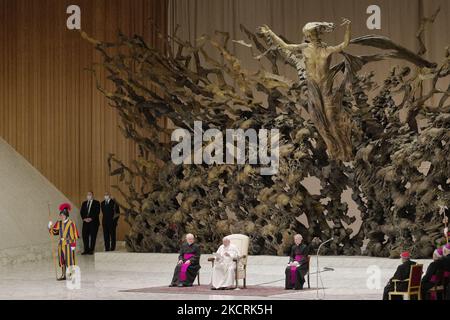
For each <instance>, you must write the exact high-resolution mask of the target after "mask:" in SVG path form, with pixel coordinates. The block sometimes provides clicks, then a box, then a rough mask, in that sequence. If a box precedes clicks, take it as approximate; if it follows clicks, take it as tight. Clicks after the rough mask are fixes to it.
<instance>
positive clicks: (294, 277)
mask: <svg viewBox="0 0 450 320" xmlns="http://www.w3.org/2000/svg"><path fill="white" fill-rule="evenodd" d="M302 259H303V256H302V255H301V254H298V255H296V256H295V258H294V261H297V262H300V260H302ZM296 281H297V267H296V266H291V284H295V282H296Z"/></svg>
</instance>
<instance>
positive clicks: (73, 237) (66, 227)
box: [48, 203, 80, 281]
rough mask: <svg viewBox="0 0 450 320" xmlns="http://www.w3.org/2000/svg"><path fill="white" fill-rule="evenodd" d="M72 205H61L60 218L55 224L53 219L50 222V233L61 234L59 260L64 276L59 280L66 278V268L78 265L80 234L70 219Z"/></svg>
mask: <svg viewBox="0 0 450 320" xmlns="http://www.w3.org/2000/svg"><path fill="white" fill-rule="evenodd" d="M71 210H72V207H71V206H70V204H68V203H63V204H61V205H60V206H59V220H58V221H57V222H56V223H55V224H53V222H52V221H50V222H49V223H48V229H49V232H50V234H52V235H54V236H59V242H58V258H59V259H58V260H59V266H60V267H61V269H62V276H61V277H60V278H58V279H57V280H58V281H62V280H66V270H67V269H68V268H70V267H73V266H76V264H77V263H76V259H75V250H76V247H77V239H78V238H79V237H80V236H79V234H78V230H77V227H76V225H75V223H74V222H73V221H72V220H70V219H69V212H70V211H71Z"/></svg>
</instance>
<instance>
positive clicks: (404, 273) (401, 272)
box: [383, 251, 416, 300]
mask: <svg viewBox="0 0 450 320" xmlns="http://www.w3.org/2000/svg"><path fill="white" fill-rule="evenodd" d="M400 258H401V259H402V264H401V265H399V266H398V268H397V271H395V273H394V276H393V277H392V278H391V279H389V282H388V284H387V285H386V287H385V288H384V292H383V300H388V299H389V292H390V291H394V283H393V281H392V280H407V279H409V275H410V273H411V266H412V265H415V264H416V263H415V262H414V261H412V260H411V256H410V254H409V252H407V251H405V252H402V254H401V255H400ZM407 286H408V284H407V283H406V282H399V283H397V291H404V290H407Z"/></svg>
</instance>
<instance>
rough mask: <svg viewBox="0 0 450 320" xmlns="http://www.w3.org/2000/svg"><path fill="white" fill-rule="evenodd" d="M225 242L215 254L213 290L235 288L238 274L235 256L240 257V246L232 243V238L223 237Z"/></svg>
mask: <svg viewBox="0 0 450 320" xmlns="http://www.w3.org/2000/svg"><path fill="white" fill-rule="evenodd" d="M222 241H223V244H222V245H221V246H220V247H219V249H218V250H217V252H216V253H215V254H214V257H215V261H214V267H213V272H212V288H211V289H213V290H225V289H233V288H234V286H233V283H234V281H235V275H236V262H235V261H233V259H234V258H237V257H239V250H238V248H237V247H236V246H235V245H233V244H231V242H230V239H228V238H227V237H225V238H223V240H222Z"/></svg>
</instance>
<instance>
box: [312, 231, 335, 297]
mask: <svg viewBox="0 0 450 320" xmlns="http://www.w3.org/2000/svg"><path fill="white" fill-rule="evenodd" d="M333 240H334V238H331V239H328V240H327V241H325V242H322V243H321V244H320V245H319V248H318V249H317V254H316V268H317V275H316V284H317V288H316V290H317V292H316V297H317V299H319V252H320V249H321V248H322V246H323V245H324V244H326V243H328V242H330V241H333ZM326 269H327V268H325V270H326ZM333 270H334V269H333ZM330 271H331V270H330ZM322 289H323V288H322Z"/></svg>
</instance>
